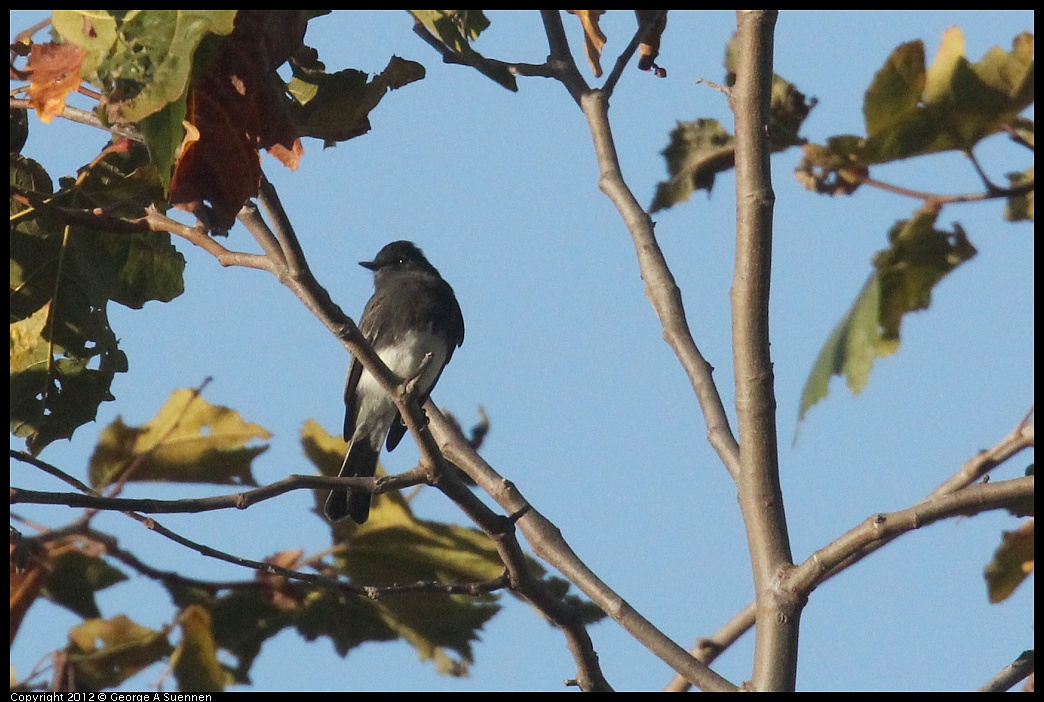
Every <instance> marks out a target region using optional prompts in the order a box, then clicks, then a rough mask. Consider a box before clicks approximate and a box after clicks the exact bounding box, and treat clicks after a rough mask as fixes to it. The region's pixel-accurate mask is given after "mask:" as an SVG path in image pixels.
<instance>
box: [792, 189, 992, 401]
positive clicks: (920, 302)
mask: <svg viewBox="0 0 1044 702" xmlns="http://www.w3.org/2000/svg"><path fill="white" fill-rule="evenodd" d="M937 216H938V212H937V211H936V210H934V209H930V208H926V209H924V210H921V211H920V212H918V213H917V214H915V215H914V217H913V218H911V219H909V220H902V221H900V222H898V223H896V225H895V226H893V227H892V230H891V231H890V232H889V240H890V243H891V245H890V247H889V248H888V249H885V250H883V251H880V252H878V253H877V254H876V255H875V257H874V265H875V267H876V270H875V271H874V272H873V273H871V274H870V277H869V279H868V280H867V282H866V284H865V285H864V286H863V289H862V291H861V292H860V293H859V295H858V296H857V297H856V300H855V302H854V303H853V305H852V307H851V309H850V310H849V311H848V313H847V314H846V315H845V317H844V318H843V319H842V320H841V321H840V322H839V323H838V325H837V327H835V328H834V331H833V332H831V334H830V337H829V338H828V339H827V341H826V343H825V344H824V345H823V348H822V349H821V350H820V352H819V356H818V357H817V358H816V361H815V363H814V364H813V366H812V371H811V372H810V373H809V376H808V379H807V380H806V381H805V388H804V390H803V391H802V393H801V401H800V404H799V409H798V419H799V421H800V420H802V419H804V417H805V413H806V412H808V410H809V409H810V408H811V407H812V406H813V405H815V404H816V403H817V402H819V401H820V400H822V399H823V398H824V397H826V396H827V393H828V391H829V385H830V379H831V378H832V377H833V376H835V375H844V376H845V379H846V380H847V383H848V388H849V389H850V390H851V391H852V394H853V395H858V394H859V393H860V392H862V390H863V388H864V387H866V383H867V380H868V378H869V376H870V369H871V368H872V367H873V364H874V360H875V359H876V358H878V357H881V356H888V355H890V354H893V353H895V352H896V351H897V350H898V348H899V330H900V325H901V323H902V318H903V317H904V316H905V315H906V314H907V313H908V312H913V311H917V310H922V309H926V308H927V307H928V306H929V305H930V304H931V291H932V288H934V287H935V285H936V284H937V283H938V282H939V281H940V280H941V279H942V278H943V277H944V276H945V275H946V274H947V273H949V272H950V271H952V270H953V269H954V268H956V267H957V266H959V265H960V264H961V263H964V262H965V261H967V260H969V259H970V258H971V257H973V256H974V255H975V253H976V252H975V247H974V246H972V244H971V242H969V241H968V237H967V236H966V235H965V233H964V231H963V230H962V229H961V227H960V226H956V225H955V227H954V231H953V232H944V231H940V230H938V229H935V228H934V226H933V225H934V223H935V220H936V218H937Z"/></svg>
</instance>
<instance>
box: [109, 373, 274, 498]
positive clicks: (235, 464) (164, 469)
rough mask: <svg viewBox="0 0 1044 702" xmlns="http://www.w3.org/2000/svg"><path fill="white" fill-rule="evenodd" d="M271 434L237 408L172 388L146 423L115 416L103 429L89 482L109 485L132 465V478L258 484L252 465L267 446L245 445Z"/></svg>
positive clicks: (224, 483)
mask: <svg viewBox="0 0 1044 702" xmlns="http://www.w3.org/2000/svg"><path fill="white" fill-rule="evenodd" d="M270 437H271V434H270V433H269V432H268V430H266V429H265V428H264V427H262V426H261V425H259V424H254V423H251V422H246V421H244V420H243V419H242V417H240V415H239V413H238V412H236V411H235V410H232V409H229V408H228V407H222V406H220V405H212V404H210V403H209V402H207V401H206V400H204V399H203V398H202V397H200V396H199V395H198V394H197V393H195V392H193V391H191V390H175V391H174V392H173V393H172V394H171V396H170V399H169V400H168V401H167V403H166V404H165V405H164V406H163V408H162V409H161V410H160V411H159V412H158V413H157V415H156V416H155V417H154V418H153V419H152V420H151V421H150V422H148V423H146V424H145V425H143V426H141V427H131V426H127V425H126V424H124V423H123V421H122V420H121V419H119V418H117V419H116V421H114V422H113V423H112V424H110V425H109V426H107V427H106V428H105V429H104V430H103V431H102V433H101V436H100V437H99V438H98V444H97V446H96V447H95V449H94V454H93V455H92V456H91V461H90V479H91V484H92V485H93V486H94V487H101V486H104V485H108V484H110V483H111V482H112V481H114V480H116V479H117V478H118V477H120V476H121V475H122V474H124V472H125V471H127V470H128V468H129V467H130V466H132V465H133V466H134V469H133V470H132V471H131V472H130V473H129V479H130V480H132V481H171V482H186V483H188V482H191V483H217V484H222V485H256V484H257V483H256V482H255V481H254V476H253V474H252V473H251V464H252V461H253V460H254V458H256V457H257V456H258V455H259V454H261V453H262V452H264V451H265V450H266V449H267V448H268V447H267V446H248V444H251V443H252V442H254V441H255V440H258V439H260V440H265V439H268V438H270Z"/></svg>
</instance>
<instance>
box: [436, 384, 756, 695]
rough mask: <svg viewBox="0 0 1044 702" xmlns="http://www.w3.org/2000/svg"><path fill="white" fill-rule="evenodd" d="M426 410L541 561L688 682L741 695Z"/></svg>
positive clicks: (458, 460) (445, 444)
mask: <svg viewBox="0 0 1044 702" xmlns="http://www.w3.org/2000/svg"><path fill="white" fill-rule="evenodd" d="M426 407H427V409H428V417H429V419H430V420H431V428H432V431H433V432H434V433H435V434H436V436H437V437H438V439H439V442H440V445H441V447H442V450H443V453H444V454H445V455H446V458H447V459H449V460H450V461H452V462H453V463H454V464H456V465H457V466H459V467H460V469H461V470H463V471H464V472H465V473H467V474H468V476H469V477H471V479H472V480H474V481H475V483H476V484H477V485H478V486H479V487H480V488H482V489H483V490H484V491H485V492H486V493H487V494H488V495H489V496H490V497H492V498H493V499H494V500H495V501H496V502H497V504H499V505H500V506H501V507H502V508H503V509H504V510H505V511H507V512H508V513H509V514H512V515H515V517H516V519H517V524H518V528H519V529H520V530H521V531H522V534H523V535H524V536H525V537H526V541H527V542H528V543H529V545H530V547H531V548H532V549H533V553H534V554H536V556H537V557H539V558H540V559H542V560H544V561H546V562H547V563H549V564H550V565H551V566H553V567H554V568H556V569H557V570H558V571H559V572H560V573H562V575H563V576H565V577H566V579H568V580H569V581H570V582H571V583H573V584H574V585H576V586H577V587H578V588H579V589H580V590H581V591H582V592H583V593H584V594H585V595H587V596H588V597H590V598H591V600H592V601H593V602H594V603H595V604H596V605H598V606H599V607H600V608H601V609H602V611H604V612H605V613H606V614H608V615H609V616H610V617H612V618H613V619H614V620H615V621H616V622H617V623H618V624H620V625H621V626H622V627H623V628H624V629H625V630H627V631H628V632H630V633H631V635H633V636H634V637H635V638H636V639H637V640H638V641H639V642H641V643H642V644H643V645H644V646H645V647H646V648H648V649H649V650H650V651H652V652H653V653H654V654H656V655H657V656H658V657H659V658H660V659H662V660H663V661H664V662H665V663H667V664H668V665H670V666H671V667H672V668H674V669H675V670H676V671H678V672H679V673H680V674H682V675H683V676H685V677H686V679H688V680H690V681H692V682H694V683H696V684H698V685H699V686H700V687H701V688H702V689H705V690H719V691H726V690H735V689H736V686H735V685H733V684H732V683H730V682H729V681H728V680H726V679H724V678H722V677H721V676H720V675H718V674H717V673H715V672H714V671H712V670H710V669H709V668H707V667H706V666H705V665H703V664H702V663H700V662H699V661H697V660H696V659H695V658H693V657H692V656H691V655H689V654H688V653H687V652H686V651H685V649H683V648H681V647H680V646H678V645H677V644H676V643H675V642H674V641H672V640H671V639H670V638H668V637H667V636H666V635H664V634H663V633H662V632H661V631H660V630H658V629H657V628H656V627H655V626H654V625H653V624H652V623H651V622H649V621H648V620H647V619H645V618H644V617H643V616H642V615H641V614H639V613H638V612H637V611H636V610H635V609H634V608H633V607H631V605H629V604H628V603H627V602H626V601H625V600H624V599H623V598H622V597H620V595H618V594H617V593H616V592H614V591H613V590H612V588H610V587H609V586H608V585H606V584H605V583H604V582H603V581H602V580H601V579H600V578H599V577H598V576H597V575H595V574H594V573H593V572H592V571H591V570H590V569H589V568H588V567H587V565H586V564H585V563H584V562H583V561H581V560H580V558H579V557H578V556H577V555H576V553H575V552H574V551H573V550H572V548H571V547H570V546H569V544H568V543H567V542H566V540H565V538H564V537H563V536H562V533H561V531H560V530H559V529H558V527H556V526H555V525H554V524H552V523H551V522H550V521H548V520H547V519H546V518H545V517H544V516H543V515H541V514H540V513H539V512H537V511H536V510H535V509H533V507H532V505H530V504H529V502H528V501H527V500H526V498H525V497H524V496H523V495H522V494H521V493H520V492H519V491H518V489H517V488H516V487H515V486H514V485H513V484H512V483H511V482H510V481H508V480H506V479H505V478H503V477H502V476H501V475H500V474H499V473H497V472H496V471H495V470H494V469H493V468H492V467H491V466H490V465H489V464H488V463H486V461H485V460H483V458H482V457H481V456H479V455H478V454H476V453H475V452H474V451H473V450H471V448H470V447H469V446H468V444H467V441H466V439H465V438H464V436H463V435H462V434H461V433H460V430H459V428H458V427H457V426H456V425H455V424H454V423H452V422H450V421H449V420H448V419H447V418H446V417H445V416H444V415H443V414H442V413H441V412H439V411H437V409H436V408H435V407H434V406H433V405H431V404H430V403H429V404H428V405H427V406H426Z"/></svg>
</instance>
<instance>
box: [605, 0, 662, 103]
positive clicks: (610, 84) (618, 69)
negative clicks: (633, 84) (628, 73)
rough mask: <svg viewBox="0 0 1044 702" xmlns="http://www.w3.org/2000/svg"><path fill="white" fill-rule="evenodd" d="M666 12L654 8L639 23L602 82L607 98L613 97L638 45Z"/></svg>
mask: <svg viewBox="0 0 1044 702" xmlns="http://www.w3.org/2000/svg"><path fill="white" fill-rule="evenodd" d="M665 14H667V10H654V11H652V12H650V13H649V15H648V16H647V17H646V18H645V21H644V22H639V23H638V29H637V30H636V31H635V33H634V36H633V37H631V41H630V42H629V43H628V44H627V46H626V48H624V50H623V51H621V52H620V55H619V56H617V57H616V63H615V64H613V70H612V71H611V72H610V73H609V75H608V76H607V77H606V79H605V83H603V84H602V92H603V93H605V96H606V99H608V98H610V97H612V95H613V90H615V89H616V84H617V83H618V82H619V80H620V76H622V75H623V72H624V69H625V68H627V64H628V63H630V61H631V58H633V57H634V52H635V51H637V50H638V45H639V44H641V43H642V42H643V41H645V37H646V36H648V34H649V32H650V31H651V30H652V28H653V27H655V26H656V23H657V22H659V21H660V19H661V18H662V17H663V16H664V15H665Z"/></svg>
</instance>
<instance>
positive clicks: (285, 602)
mask: <svg viewBox="0 0 1044 702" xmlns="http://www.w3.org/2000/svg"><path fill="white" fill-rule="evenodd" d="M303 553H304V551H302V550H301V549H295V550H293V551H280V552H279V553H275V554H273V555H271V556H268V557H267V558H265V563H272V564H273V565H277V566H279V567H281V568H288V569H291V570H293V569H295V568H296V567H297V564H298V561H299V560H300V558H301V555H302V554H303ZM257 579H258V581H260V582H262V583H264V584H265V585H266V586H267V588H268V593H267V594H268V598H269V600H270V601H271V602H272V605H273V606H274V607H275V608H276V609H278V610H280V611H283V612H288V611H291V610H295V609H297V608H298V607H300V606H301V602H302V601H303V600H304V593H303V591H302V590H301V588H300V587H299V585H298V584H297V583H295V582H291V581H289V580H287V579H286V577H285V576H282V575H279V574H277V573H263V572H259V573H258V574H257Z"/></svg>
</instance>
